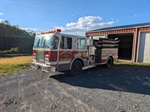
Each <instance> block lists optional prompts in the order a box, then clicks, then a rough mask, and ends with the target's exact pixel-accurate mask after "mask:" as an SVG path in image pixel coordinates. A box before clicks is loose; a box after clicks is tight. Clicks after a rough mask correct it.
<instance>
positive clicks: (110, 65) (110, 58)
mask: <svg viewBox="0 0 150 112" xmlns="http://www.w3.org/2000/svg"><path fill="white" fill-rule="evenodd" d="M105 66H106V67H107V68H109V67H112V66H113V58H112V57H108V59H107V63H106V65H105Z"/></svg>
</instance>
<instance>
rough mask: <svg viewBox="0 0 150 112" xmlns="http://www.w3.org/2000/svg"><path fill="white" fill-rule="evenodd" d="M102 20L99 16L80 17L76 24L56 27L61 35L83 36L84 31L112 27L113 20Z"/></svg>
mask: <svg viewBox="0 0 150 112" xmlns="http://www.w3.org/2000/svg"><path fill="white" fill-rule="evenodd" d="M102 20H103V19H102V18H101V17H99V16H85V17H80V18H79V19H78V20H77V21H76V22H70V23H67V24H66V25H65V26H57V27H55V29H56V28H60V29H61V30H62V32H63V33H67V34H72V35H82V36H83V35H84V34H85V32H86V31H89V30H93V29H98V28H103V27H108V26H112V24H114V23H115V20H114V19H113V20H110V21H107V22H104V21H102Z"/></svg>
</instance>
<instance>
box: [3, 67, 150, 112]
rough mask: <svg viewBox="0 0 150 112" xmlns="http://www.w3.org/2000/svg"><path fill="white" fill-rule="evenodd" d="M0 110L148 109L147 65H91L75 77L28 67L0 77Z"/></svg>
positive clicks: (82, 111)
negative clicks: (104, 66)
mask: <svg viewBox="0 0 150 112" xmlns="http://www.w3.org/2000/svg"><path fill="white" fill-rule="evenodd" d="M0 112H150V67H140V66H126V65H115V66H113V67H112V68H103V67H93V68H90V69H85V70H84V71H83V72H82V73H81V74H80V75H78V76H68V75H66V74H62V73H55V74H53V75H51V74H48V73H44V72H41V71H36V70H33V69H29V70H28V71H22V72H20V73H14V74H9V75H5V76H1V77H0Z"/></svg>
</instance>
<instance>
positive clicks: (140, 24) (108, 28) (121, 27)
mask: <svg viewBox="0 0 150 112" xmlns="http://www.w3.org/2000/svg"><path fill="white" fill-rule="evenodd" d="M146 26H149V27H150V22H148V23H139V24H131V25H123V26H113V27H105V28H100V29H95V30H91V31H87V32H95V31H106V30H114V29H127V28H138V27H146Z"/></svg>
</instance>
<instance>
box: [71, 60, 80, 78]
mask: <svg viewBox="0 0 150 112" xmlns="http://www.w3.org/2000/svg"><path fill="white" fill-rule="evenodd" d="M81 72H82V63H81V61H79V60H76V61H74V62H73V64H72V66H71V70H70V71H69V75H78V74H80V73H81Z"/></svg>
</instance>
